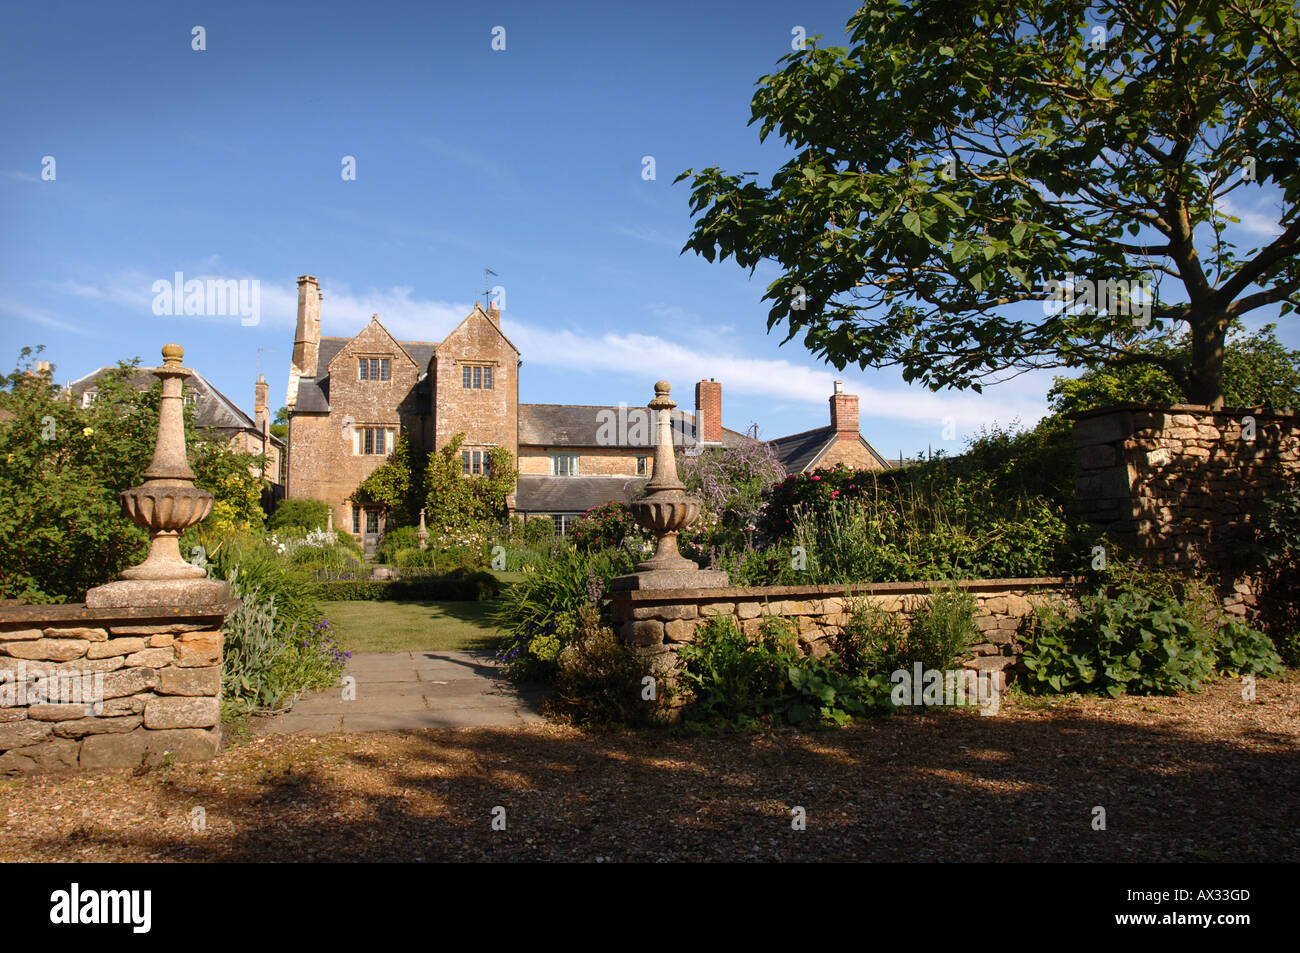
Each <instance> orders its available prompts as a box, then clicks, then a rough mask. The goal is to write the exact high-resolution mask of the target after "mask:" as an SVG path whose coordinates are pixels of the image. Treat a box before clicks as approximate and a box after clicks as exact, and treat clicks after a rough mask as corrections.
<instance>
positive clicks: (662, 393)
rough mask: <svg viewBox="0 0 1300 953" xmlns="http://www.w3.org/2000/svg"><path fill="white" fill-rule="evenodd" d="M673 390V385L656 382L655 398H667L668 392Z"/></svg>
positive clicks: (665, 382)
mask: <svg viewBox="0 0 1300 953" xmlns="http://www.w3.org/2000/svg"><path fill="white" fill-rule="evenodd" d="M671 390H672V385H671V384H669V383H668V382H667V381H655V396H656V397H667V396H668V392H669V391H671Z"/></svg>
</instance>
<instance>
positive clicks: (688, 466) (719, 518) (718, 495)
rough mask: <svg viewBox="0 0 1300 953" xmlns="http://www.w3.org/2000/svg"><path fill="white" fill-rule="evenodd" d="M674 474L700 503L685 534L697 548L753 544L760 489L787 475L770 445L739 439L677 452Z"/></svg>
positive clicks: (760, 503) (761, 491)
mask: <svg viewBox="0 0 1300 953" xmlns="http://www.w3.org/2000/svg"><path fill="white" fill-rule="evenodd" d="M677 473H678V475H679V476H680V477H681V480H682V483H684V484H685V485H686V489H687V492H689V493H692V494H694V495H696V496H698V497H699V498H700V500H701V501H702V502H703V507H702V511H701V513H700V518H699V519H698V520H696V521H695V523H694V524H693V525H692V526H691V527H690V529H689V531H688V533H686V534H683V537H682V539H683V541H684V542H685V543H686V544H687V545H688V546H690V547H693V548H694V549H695V550H696V551H703V550H708V549H712V548H713V547H715V546H716V547H731V548H748V547H750V546H752V545H753V542H754V534H755V531H756V529H757V523H758V518H759V515H760V513H761V511H762V509H763V502H764V493H765V491H767V490H768V488H769V487H772V486H773V485H775V484H778V482H779V481H780V480H781V479H782V478H783V477H784V476H785V467H783V466H782V465H781V462H780V461H779V460H777V459H776V455H775V453H774V452H773V450H772V445H771V444H767V443H748V442H746V443H742V444H737V445H736V446H733V447H711V448H709V449H707V450H704V451H703V452H702V453H699V454H697V455H693V456H687V455H686V454H684V453H679V454H678V455H677Z"/></svg>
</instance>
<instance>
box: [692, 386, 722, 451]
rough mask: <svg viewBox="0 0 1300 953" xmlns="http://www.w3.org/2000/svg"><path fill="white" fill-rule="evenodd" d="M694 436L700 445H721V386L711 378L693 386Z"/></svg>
mask: <svg viewBox="0 0 1300 953" xmlns="http://www.w3.org/2000/svg"><path fill="white" fill-rule="evenodd" d="M695 436H696V439H697V440H698V441H699V442H700V443H722V385H721V384H719V383H718V382H717V381H715V380H713V378H709V379H708V380H707V381H700V382H699V383H698V384H696V385H695Z"/></svg>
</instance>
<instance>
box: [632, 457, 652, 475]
mask: <svg viewBox="0 0 1300 953" xmlns="http://www.w3.org/2000/svg"><path fill="white" fill-rule="evenodd" d="M650 459H651V458H650V457H637V458H636V475H637V476H649V475H650V471H651V468H652V464H651V462H650Z"/></svg>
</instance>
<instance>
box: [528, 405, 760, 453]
mask: <svg viewBox="0 0 1300 953" xmlns="http://www.w3.org/2000/svg"><path fill="white" fill-rule="evenodd" d="M633 411H643V412H645V413H648V414H649V413H651V412H650V411H648V410H646V408H644V407H604V406H600V405H598V404H520V405H519V445H520V446H521V447H605V448H610V447H625V448H629V449H645V450H653V449H654V446H655V441H656V440H657V439H658V431H657V429H656V427H655V423H654V420H653V415H652V418H651V420H650V422H649V424H648V425H647V426H644V427H637V426H634V424H635V420H634V419H631V418H628V417H627V416H626V415H628V414H630V413H631V412H633ZM620 412H621V413H622V414H623V415H624V420H625V421H627V423H626V425H625V426H624V428H623V430H624V433H621V434H620V433H618V432H617V431H618V428H617V427H616V426H615V427H612V428H611V427H610V426H609V425H608V424H606V421H609V420H614V421H617V420H618V414H619V413H620ZM611 415H613V416H611ZM602 426H604V427H605V429H606V434H608V435H611V436H613V437H614V438H615V440H619V438H624V439H622V440H621V441H620V442H616V443H608V442H602V441H599V440H597V439H596V438H597V436H598V435H600V432H601V429H602ZM687 430H689V431H691V434H690V436H691V442H693V441H694V436H693V432H694V430H695V416H694V415H693V414H686V413H683V414H680V415H675V416H674V417H673V431H674V442H676V441H677V440H678V439H679V438H678V437H677V435H678V434H681V435H682V437H681V438H680V439H681V440H682V442H685V438H686V436H687V434H686V433H685V432H686V431H687ZM643 437H644V440H642V438H643ZM633 438H635V439H633ZM753 442H755V441H754V439H753V438H752V437H747V436H745V435H744V434H743V433H737V432H736V431H734V430H728V429H727V428H725V427H724V428H722V445H723V446H724V447H734V446H736V445H738V444H742V443H753Z"/></svg>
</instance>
